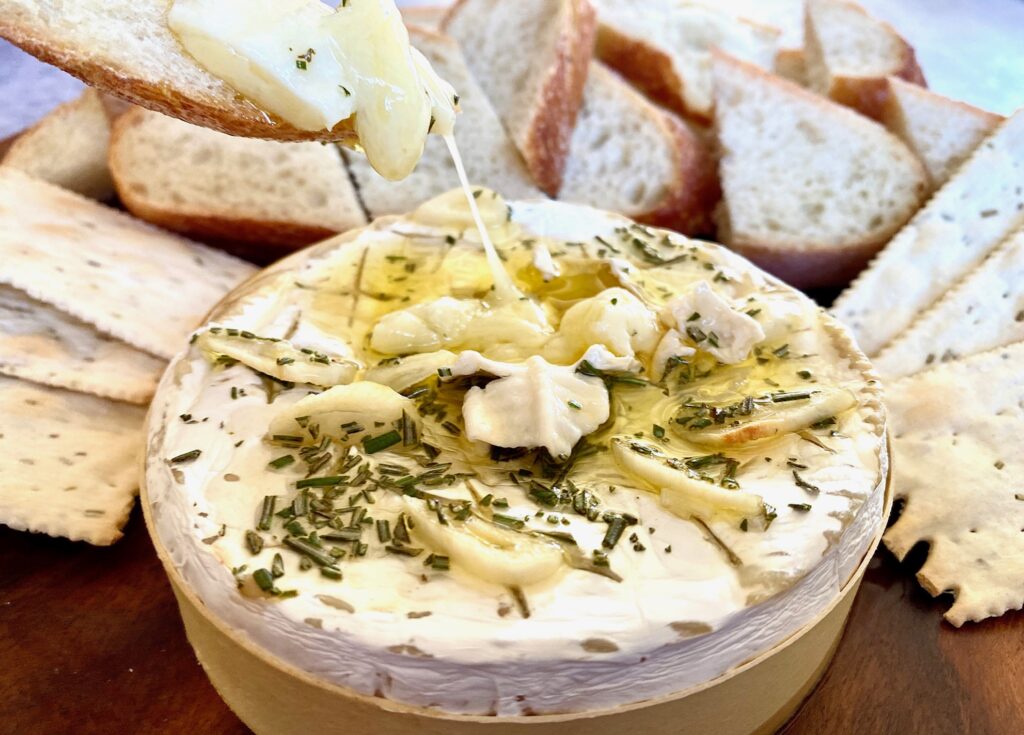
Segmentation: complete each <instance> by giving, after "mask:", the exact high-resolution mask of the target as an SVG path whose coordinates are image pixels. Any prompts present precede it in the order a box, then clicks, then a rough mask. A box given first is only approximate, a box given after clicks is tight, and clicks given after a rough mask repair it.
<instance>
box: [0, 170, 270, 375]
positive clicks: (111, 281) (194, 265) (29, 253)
mask: <svg viewBox="0 0 1024 735" xmlns="http://www.w3.org/2000/svg"><path fill="white" fill-rule="evenodd" d="M0 264H2V266H0V282H4V283H7V284H9V285H11V286H14V287H16V288H20V289H21V290H23V291H25V292H27V293H28V294H29V295H30V296H32V297H34V298H36V299H39V300H41V301H46V302H47V303H50V304H53V305H54V306H56V307H58V308H59V309H61V310H62V311H65V312H67V313H69V314H71V315H73V316H76V317H78V318H80V319H82V320H83V321H86V322H89V323H90V324H93V325H94V326H96V327H97V328H98V329H99V330H100V331H102V332H105V333H107V334H110V335H112V336H114V337H117V338H118V339H121V340H124V341H125V342H127V343H128V344H130V345H132V346H134V347H138V348H139V349H142V350H145V351H147V352H149V353H151V354H153V355H156V356H158V357H163V358H170V357H172V356H173V355H174V354H175V353H177V352H178V351H179V350H180V349H181V348H182V347H184V346H185V343H186V341H187V337H188V334H189V332H191V330H192V329H193V328H195V327H196V325H197V324H198V323H199V322H200V321H201V320H202V318H203V316H204V315H205V314H206V312H207V311H208V310H209V309H210V308H212V307H213V306H214V305H215V304H216V303H217V302H218V301H219V300H220V299H221V298H222V297H223V296H224V294H225V293H227V292H228V291H229V290H231V289H232V288H233V287H234V286H236V285H237V284H238V283H239V282H241V281H242V280H243V279H245V278H246V277H247V276H249V275H250V274H251V273H252V272H253V270H254V269H253V267H252V266H250V265H248V264H246V263H243V262H242V261H240V260H237V259H235V258H232V257H230V256H228V255H225V254H223V253H219V252H217V251H214V250H211V249H209V248H206V247H203V246H201V245H197V244H195V243H191V242H189V241H187V240H184V239H182V238H179V237H175V236H173V235H169V234H167V233H164V232H161V231H160V230H157V229H155V228H153V227H150V226H148V225H144V224H142V223H140V222H137V221H135V220H133V219H132V218H130V217H128V216H127V215H123V214H121V213H120V212H116V211H114V210H112V209H110V208H109V207H104V206H103V205H100V204H97V203H95V202H93V201H90V200H88V199H85V198H83V197H80V196H78V195H76V194H72V193H71V192H67V191H64V190H62V189H59V188H57V187H55V186H51V185H50V184H46V183H43V182H41V181H38V180H36V179H32V178H30V177H28V176H26V175H25V174H22V173H20V172H18V171H14V170H10V169H0Z"/></svg>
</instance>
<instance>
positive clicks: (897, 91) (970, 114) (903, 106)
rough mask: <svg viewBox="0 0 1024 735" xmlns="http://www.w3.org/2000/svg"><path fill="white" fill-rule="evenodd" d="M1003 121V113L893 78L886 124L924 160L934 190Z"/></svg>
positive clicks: (883, 120) (885, 115)
mask: <svg viewBox="0 0 1024 735" xmlns="http://www.w3.org/2000/svg"><path fill="white" fill-rule="evenodd" d="M1002 121H1003V117H1002V115H997V114H995V113H994V112H988V111H986V110H981V109H979V108H977V107H974V106H972V105H969V104H967V103H966V102H958V101H956V100H951V99H949V98H948V97H943V96H942V95H940V94H936V93H935V92H932V91H930V90H928V89H925V88H924V87H920V86H918V85H916V84H911V83H909V82H905V81H903V80H902V79H899V78H897V77H889V95H888V98H887V100H886V103H885V105H884V107H883V108H882V123H883V124H884V125H885V126H886V127H887V128H889V130H891V131H892V132H893V133H895V134H896V135H897V136H898V137H899V138H900V140H902V141H903V142H904V143H906V144H907V145H908V146H910V149H911V150H913V151H914V153H916V154H917V157H918V158H920V159H921V162H922V163H924V167H925V168H926V169H927V170H928V177H929V178H930V179H931V184H932V188H934V189H937V188H938V187H940V186H942V185H943V184H944V183H946V181H947V180H948V179H949V177H950V176H952V175H953V172H954V171H956V170H957V169H958V168H959V167H960V165H961V164H962V163H963V162H964V161H966V160H967V158H968V157H969V156H970V155H971V153H972V152H973V151H974V149H975V148H977V147H978V146H979V145H980V144H981V141H983V140H984V139H985V138H986V137H988V135H989V134H990V133H991V132H992V131H993V130H994V129H995V127H996V126H997V125H999V123H1000V122H1002Z"/></svg>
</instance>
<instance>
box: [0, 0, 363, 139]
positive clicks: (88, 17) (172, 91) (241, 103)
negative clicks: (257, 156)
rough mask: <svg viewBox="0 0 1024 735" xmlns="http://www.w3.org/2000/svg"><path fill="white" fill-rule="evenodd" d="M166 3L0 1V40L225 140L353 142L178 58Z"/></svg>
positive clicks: (349, 124)
mask: <svg viewBox="0 0 1024 735" xmlns="http://www.w3.org/2000/svg"><path fill="white" fill-rule="evenodd" d="M167 8H168V2H167V0H76V1H75V2H67V1H65V0H0V37H3V38H6V39H7V40H8V41H11V42H12V43H14V44H15V45H17V46H20V47H21V48H22V49H24V50H25V51H27V52H28V53H30V54H32V55H33V56H36V57H38V58H40V59H42V60H43V61H45V62H47V63H49V64H53V65H54V66H58V67H60V68H61V69H63V70H64V71H66V72H68V73H69V74H72V75H74V76H76V77H78V78H79V79H82V80H83V81H85V82H86V83H88V84H90V85H91V86H93V87H97V88H99V89H102V90H104V91H107V92H110V93H111V94H114V95H117V96H119V97H123V98H125V99H127V100H129V101H131V102H134V103H135V104H137V105H140V106H142V107H146V108H149V109H151V110H156V111H158V112H162V113H164V114H166V115H171V116H173V117H177V118H180V119H182V120H185V121H187V122H190V123H193V124H196V125H201V126H203V127H208V128H213V129H215V130H220V131H222V132H224V133H230V134H232V135H242V136H248V137H256V138H273V139H278V140H311V139H317V140H319V139H325V140H326V139H329V140H338V141H340V142H345V143H357V142H358V140H357V137H356V134H355V130H354V128H353V121H352V119H351V118H349V119H348V120H343V121H342V122H340V123H338V125H337V126H335V129H334V130H331V131H328V130H322V131H306V130H299V129H297V128H295V127H293V126H291V125H289V124H287V123H285V122H284V121H282V120H279V119H275V118H273V117H272V116H270V115H268V114H267V113H265V112H264V111H263V110H260V109H258V108H257V107H256V106H255V105H253V104H252V103H251V102H249V101H247V100H245V99H244V98H242V97H241V96H240V95H239V94H238V93H237V92H236V91H235V90H234V89H233V88H232V87H230V86H229V85H227V84H226V83H224V82H223V81H221V80H220V79H218V78H217V77H214V76H213V75H212V74H210V73H209V72H207V71H206V70H205V69H203V68H202V67H201V66H200V65H199V64H198V63H196V61H195V60H193V58H192V57H191V56H189V55H188V54H187V53H185V51H184V49H183V48H182V47H181V45H180V44H179V43H178V41H177V39H176V38H175V37H174V35H173V34H172V33H171V31H170V29H169V28H168V26H167V22H166V15H167Z"/></svg>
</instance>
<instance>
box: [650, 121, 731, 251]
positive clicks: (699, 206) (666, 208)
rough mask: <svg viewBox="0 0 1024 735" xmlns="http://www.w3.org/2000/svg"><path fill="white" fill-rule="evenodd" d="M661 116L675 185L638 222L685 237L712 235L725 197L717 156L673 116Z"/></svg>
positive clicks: (706, 144)
mask: <svg viewBox="0 0 1024 735" xmlns="http://www.w3.org/2000/svg"><path fill="white" fill-rule="evenodd" d="M659 113H660V115H661V118H662V120H663V123H664V127H665V129H666V135H667V136H669V137H670V138H671V139H672V143H673V146H672V151H673V158H674V161H673V167H672V168H673V170H674V171H675V182H674V186H672V187H671V188H670V189H669V191H668V196H667V197H666V198H665V199H664V200H662V202H661V203H660V204H659V205H658V206H657V207H656V208H655V209H653V210H652V211H650V212H644V213H641V214H638V215H636V216H635V219H636V220H637V221H638V222H643V223H644V224H648V225H654V226H656V227H667V228H669V229H672V230H676V231H677V232H680V233H682V234H684V235H710V234H712V233H713V231H714V211H715V205H717V204H718V201H719V199H720V198H721V196H722V191H721V187H720V186H719V183H718V163H717V161H716V160H715V156H714V152H713V150H712V148H711V146H710V145H709V144H708V143H707V142H706V141H704V140H702V139H701V137H700V136H699V135H698V134H697V133H695V132H694V131H693V130H691V129H690V128H689V127H688V126H687V125H686V123H685V122H683V121H682V120H680V119H679V118H678V117H676V116H675V115H674V114H673V113H671V112H668V111H660V110H659Z"/></svg>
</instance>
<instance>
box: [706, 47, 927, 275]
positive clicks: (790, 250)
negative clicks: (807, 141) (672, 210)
mask: <svg viewBox="0 0 1024 735" xmlns="http://www.w3.org/2000/svg"><path fill="white" fill-rule="evenodd" d="M713 53H714V55H715V57H716V60H718V61H724V62H726V63H728V64H732V65H734V66H737V67H741V68H742V69H744V70H746V72H747V73H749V74H754V75H757V76H759V77H761V78H763V80H764V81H766V82H767V83H769V84H774V85H777V86H780V87H785V88H786V89H788V90H790V91H791V92H792V93H793V94H794V95H799V96H800V97H803V98H804V99H808V100H813V101H814V102H815V103H816V104H818V105H820V106H821V107H822V111H823V112H827V111H828V108H830V107H831V108H833V109H834V110H839V111H840V112H842V110H841V108H835V107H834V105H833V103H832V102H830V101H829V100H828V99H823V98H821V97H819V96H818V95H816V94H814V93H813V92H811V91H809V90H807V89H804V88H803V87H800V86H799V85H798V84H796V83H795V82H791V81H789V80H786V79H783V78H782V77H778V76H775V75H774V74H771V73H769V72H767V71H765V70H764V69H761V68H760V67H757V66H755V65H754V64H750V63H748V62H745V61H741V60H739V59H736V58H735V57H732V56H729V55H728V54H725V53H723V52H721V51H715V52H713ZM843 114H844V115H848V114H849V113H848V112H845V113H843ZM854 117H855V116H854ZM858 122H859V123H860V124H861V125H868V126H872V125H877V124H876V123H874V122H869V121H863V120H858ZM879 127H880V126H879ZM879 132H880V133H882V134H883V135H884V136H887V137H889V138H890V139H891V142H892V144H893V150H894V151H899V150H901V149H902V150H905V151H906V154H905V160H906V162H907V163H908V164H909V165H910V166H911V167H913V168H914V169H916V171H917V176H916V179H917V182H918V183H917V202H916V204H915V206H913V207H910V208H908V210H907V212H906V213H905V214H904V216H903V217H901V218H897V219H894V220H892V221H891V222H889V223H888V224H886V225H885V226H884V227H879V228H875V229H874V230H872V231H870V232H867V233H865V234H864V236H863V237H861V238H860V239H853V238H852V237H847V238H846V239H844V240H842V241H837V242H828V243H808V242H807V241H805V240H801V239H799V238H797V237H789V236H779V237H777V239H776V240H775V241H774V242H772V243H767V242H764V241H759V240H754V239H751V238H749V237H745V236H743V235H742V234H736V233H735V231H734V229H733V227H732V225H731V223H730V219H729V211H728V206H727V201H726V200H725V199H724V198H723V199H722V202H721V205H720V206H719V207H718V210H717V212H716V220H717V222H718V235H719V239H720V240H721V242H723V243H725V244H726V245H727V246H728V247H729V248H731V249H733V250H735V251H736V252H738V253H741V254H743V255H744V256H746V257H747V258H749V259H750V260H752V261H753V262H754V263H756V264H757V265H759V266H761V267H762V268H764V269H765V270H767V271H769V272H770V273H774V274H775V275H777V276H779V277H780V278H782V279H783V280H785V281H786V282H788V283H790V284H791V285H793V286H795V287H797V288H802V289H806V288H823V287H830V286H844V285H846V284H847V283H849V282H850V281H851V280H852V279H853V278H854V277H855V276H856V275H857V274H858V273H860V272H861V271H862V270H863V269H864V268H865V267H866V266H867V265H868V263H869V262H870V261H871V259H872V258H873V257H874V255H875V254H876V253H878V251H880V250H881V249H882V248H883V247H885V245H886V244H887V243H888V242H889V240H891V239H892V237H893V236H894V235H895V234H896V233H897V232H899V231H900V230H901V229H902V228H903V226H904V225H905V224H906V223H907V222H909V221H910V220H911V219H912V218H913V216H914V215H915V214H916V213H917V211H918V209H919V208H920V205H921V203H922V202H923V200H924V198H925V196H926V187H927V184H928V173H927V171H925V168H924V164H922V163H921V161H920V160H919V159H918V158H917V156H916V155H915V154H914V153H913V151H911V150H910V149H909V148H908V147H907V146H906V145H905V144H904V143H903V142H902V141H901V140H900V139H899V138H897V137H896V136H895V135H894V134H893V133H892V132H890V131H888V130H885V129H884V128H883V129H881V130H879ZM718 155H719V156H720V155H721V151H718Z"/></svg>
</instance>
